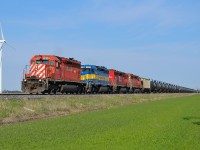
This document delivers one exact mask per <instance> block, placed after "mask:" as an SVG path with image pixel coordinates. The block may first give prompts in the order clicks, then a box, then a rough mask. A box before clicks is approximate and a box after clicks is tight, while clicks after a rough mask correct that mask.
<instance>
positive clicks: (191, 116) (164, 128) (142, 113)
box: [0, 95, 200, 150]
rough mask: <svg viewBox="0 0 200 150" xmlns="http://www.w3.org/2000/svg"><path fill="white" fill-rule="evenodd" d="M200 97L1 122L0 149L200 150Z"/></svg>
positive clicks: (194, 96)
mask: <svg viewBox="0 0 200 150" xmlns="http://www.w3.org/2000/svg"><path fill="white" fill-rule="evenodd" d="M199 141H200V95H193V96H187V97H180V98H171V99H166V100H162V101H154V102H148V103H139V104H134V105H133V104H129V105H125V106H120V107H118V108H111V109H103V110H97V111H93V112H83V113H80V114H74V115H70V116H62V117H58V118H51V119H43V120H42V119H41V120H34V121H29V122H23V123H15V124H10V125H2V126H0V149H2V150H6V149H20V150H22V149H26V150H27V149H65V150H66V149H81V150H84V149H109V150H110V149H121V150H126V149H131V150H132V149H145V150H146V149H152V150H155V149H159V150H160V149H166V150H169V149H178V150H179V149H191V150H194V149H200V142H199Z"/></svg>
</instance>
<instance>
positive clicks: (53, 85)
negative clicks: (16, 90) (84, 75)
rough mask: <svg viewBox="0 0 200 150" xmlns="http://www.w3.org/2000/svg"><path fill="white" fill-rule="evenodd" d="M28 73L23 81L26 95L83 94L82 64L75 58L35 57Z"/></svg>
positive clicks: (23, 89)
mask: <svg viewBox="0 0 200 150" xmlns="http://www.w3.org/2000/svg"><path fill="white" fill-rule="evenodd" d="M26 72H27V70H26V71H25V73H24V79H23V81H22V91H24V92H26V93H56V92H61V93H68V92H76V93H81V92H83V88H84V84H82V83H81V82H80V78H81V63H80V62H79V61H77V60H74V59H73V58H69V59H68V58H63V57H58V56H52V55H35V56H33V57H32V58H31V60H30V70H29V73H26Z"/></svg>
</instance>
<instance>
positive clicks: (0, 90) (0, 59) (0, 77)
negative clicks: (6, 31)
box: [0, 24, 6, 94]
mask: <svg viewBox="0 0 200 150" xmlns="http://www.w3.org/2000/svg"><path fill="white" fill-rule="evenodd" d="M0 27H1V24H0ZM1 38H2V39H1V40H0V94H1V93H2V50H3V45H4V43H6V41H5V40H4V37H3V31H2V27H1Z"/></svg>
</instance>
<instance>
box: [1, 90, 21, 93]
mask: <svg viewBox="0 0 200 150" xmlns="http://www.w3.org/2000/svg"><path fill="white" fill-rule="evenodd" d="M2 93H22V92H21V91H18V90H13V91H10V90H3V92H2Z"/></svg>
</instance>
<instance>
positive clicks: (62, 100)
mask: <svg viewBox="0 0 200 150" xmlns="http://www.w3.org/2000/svg"><path fill="white" fill-rule="evenodd" d="M187 95H191V94H150V95H149V94H146V95H145V94H144V95H133V94H132V95H82V96H81V95H79V96H70V95H66V96H52V97H46V98H40V99H27V98H26V99H23V100H22V99H20V100H17V99H12V100H1V99H0V124H4V123H12V122H18V121H25V120H32V119H35V118H47V117H54V116H59V115H69V114H74V113H79V112H83V111H84V112H85V111H93V110H99V109H103V108H112V107H118V106H121V105H125V104H132V103H142V102H149V101H157V100H162V99H165V98H173V97H180V96H187Z"/></svg>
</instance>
